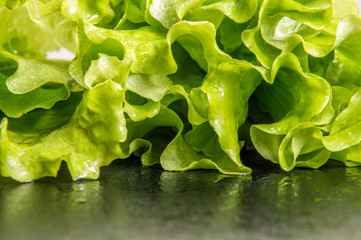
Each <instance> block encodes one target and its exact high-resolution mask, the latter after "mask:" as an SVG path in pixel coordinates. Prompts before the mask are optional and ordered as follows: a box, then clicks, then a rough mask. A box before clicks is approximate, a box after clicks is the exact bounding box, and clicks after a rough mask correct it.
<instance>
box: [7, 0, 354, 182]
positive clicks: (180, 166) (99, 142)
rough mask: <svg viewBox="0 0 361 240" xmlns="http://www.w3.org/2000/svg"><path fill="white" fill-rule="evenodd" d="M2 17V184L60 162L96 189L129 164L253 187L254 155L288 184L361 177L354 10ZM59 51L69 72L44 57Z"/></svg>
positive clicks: (110, 2)
mask: <svg viewBox="0 0 361 240" xmlns="http://www.w3.org/2000/svg"><path fill="white" fill-rule="evenodd" d="M0 16H1V19H3V20H4V21H2V22H1V23H0V31H1V33H2V34H0V118H1V124H0V173H1V175H2V176H5V177H11V178H13V179H15V180H17V181H21V182H26V181H33V180H36V179H39V178H42V177H45V176H52V177H55V176H56V175H57V173H58V171H59V168H60V166H61V164H62V162H65V164H66V165H67V167H68V169H69V171H70V174H71V176H72V177H73V179H74V180H77V179H84V178H86V179H96V178H98V177H99V172H100V168H101V167H102V166H106V165H109V164H110V163H111V162H112V161H114V160H116V159H119V158H120V159H126V158H129V157H130V156H131V155H135V156H137V157H139V159H140V161H141V163H142V164H143V165H145V166H151V165H154V164H159V165H160V166H161V167H162V168H163V169H165V170H168V171H186V170H192V169H215V170H218V171H220V172H221V173H224V174H249V173H251V169H250V168H249V167H248V166H246V165H244V163H243V162H244V161H243V159H241V156H247V154H241V152H245V153H246V152H247V151H254V150H256V151H257V152H258V153H259V154H260V155H262V156H263V157H264V158H265V159H267V160H270V161H271V162H273V163H275V164H279V166H280V168H282V169H284V170H285V171H291V170H292V169H293V168H295V167H304V168H319V167H321V166H322V165H324V164H325V163H326V162H327V161H329V160H330V159H333V160H337V161H341V162H343V163H344V164H345V165H346V166H360V165H361V157H360V156H361V132H360V129H361V128H360V126H361V114H360V111H359V108H360V106H361V81H360V79H361V67H360V66H361V57H360V56H361V47H360V41H361V18H360V17H358V7H357V5H356V3H355V2H354V1H353V0H333V1H331V0H310V1H295V0H282V1H271V0H237V1H236V0H210V1H205V0H189V1H183V0H101V1H90V0H47V1H44V0H42V1H40V0H22V1H10V0H1V1H0ZM34 36H36V37H34ZM59 48H66V49H68V50H70V51H72V52H74V53H75V57H74V59H72V60H71V61H57V60H49V59H47V58H46V56H47V53H48V52H49V51H54V50H57V49H59ZM250 161H251V160H250ZM250 161H248V162H250Z"/></svg>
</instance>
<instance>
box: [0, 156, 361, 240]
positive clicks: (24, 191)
mask: <svg viewBox="0 0 361 240" xmlns="http://www.w3.org/2000/svg"><path fill="white" fill-rule="evenodd" d="M360 224H361V169H360V168H343V167H339V166H331V165H328V166H326V167H324V168H322V169H320V170H302V169H295V170H294V171H292V172H290V173H287V172H283V171H281V170H278V169H256V170H254V172H253V174H252V175H251V176H238V177H237V176H231V177H230V176H225V175H222V174H219V173H217V172H214V171H193V172H186V173H173V172H164V171H162V170H160V169H157V168H145V167H140V166H138V165H137V164H135V163H132V162H121V161H118V162H116V163H114V164H112V165H111V166H109V167H105V168H103V169H102V172H101V178H100V179H99V180H97V181H77V182H72V180H71V179H70V176H69V175H68V173H67V171H66V170H62V171H61V172H60V174H59V177H58V178H56V179H52V178H47V179H42V180H40V181H36V182H35V183H26V184H19V183H16V182H15V181H13V180H11V179H7V178H0V239H6V240H8V239H9V240H10V239H27V240H28V239H37V240H38V239H79V240H81V239H361V227H360Z"/></svg>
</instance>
